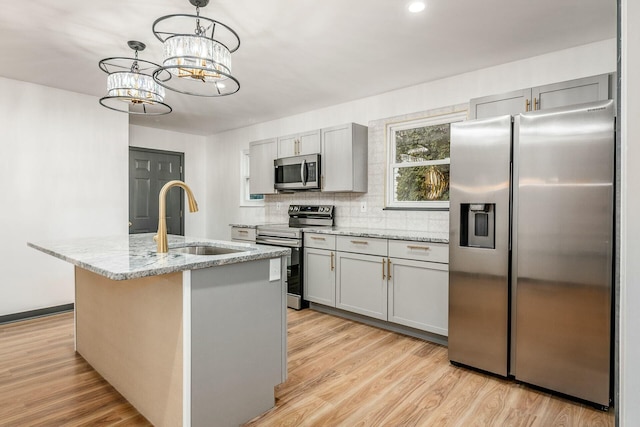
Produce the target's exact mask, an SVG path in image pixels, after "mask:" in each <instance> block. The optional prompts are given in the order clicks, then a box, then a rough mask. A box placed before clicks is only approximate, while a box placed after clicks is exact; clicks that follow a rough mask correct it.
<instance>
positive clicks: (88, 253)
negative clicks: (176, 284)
mask: <svg viewBox="0 0 640 427" xmlns="http://www.w3.org/2000/svg"><path fill="white" fill-rule="evenodd" d="M154 234H155V233H145V234H126V235H120V236H110V237H92V238H77V239H69V240H57V241H45V242H28V243H27V245H28V246H30V247H32V248H34V249H38V250H40V251H42V252H44V253H46V254H49V255H52V256H54V257H56V258H60V259H62V260H64V261H67V262H70V263H71V264H74V265H76V266H78V267H81V268H84V269H86V270H89V271H92V272H94V273H97V274H100V275H102V276H105V277H107V278H109V279H111V280H127V279H136V278H140V277H147V276H157V275H160V274H167V273H173V272H177V271H184V270H197V269H201V268H208V267H214V266H217V265H224V264H234V263H239V262H245V261H252V260H258V259H266V258H276V257H281V256H286V255H288V254H289V252H290V249H288V248H282V247H274V246H262V245H250V244H246V243H238V242H227V241H222V240H211V239H204V238H195V237H186V236H174V235H169V236H168V239H169V253H163V254H158V253H156V243H155V242H154V241H153V236H154ZM195 245H204V246H217V247H223V248H231V249H240V250H242V249H246V250H245V251H241V252H236V253H230V254H223V255H191V254H183V253H177V252H172V251H171V249H173V248H179V247H184V246H195Z"/></svg>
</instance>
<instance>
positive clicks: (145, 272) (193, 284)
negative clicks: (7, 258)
mask: <svg viewBox="0 0 640 427" xmlns="http://www.w3.org/2000/svg"><path fill="white" fill-rule="evenodd" d="M168 243H169V252H168V253H160V254H159V253H156V244H155V243H154V242H153V235H152V234H137V235H124V236H116V237H106V238H87V239H74V240H68V241H57V242H39V243H29V246H31V247H33V248H35V249H38V250H40V251H42V252H44V253H47V254H49V255H52V256H55V257H58V258H60V259H63V260H65V261H67V262H70V263H72V264H74V266H75V318H76V321H75V338H76V350H77V352H78V353H79V354H80V355H82V357H83V358H85V359H86V360H87V362H89V363H90V364H91V365H92V366H93V367H94V368H95V369H96V371H98V372H99V373H100V374H101V375H102V376H103V377H104V378H105V379H106V380H107V381H108V382H109V383H111V384H112V385H113V386H114V387H115V388H116V389H117V390H118V391H119V392H120V393H121V394H122V395H123V396H124V397H125V398H126V399H127V400H128V401H129V402H130V403H131V404H133V406H135V407H136V408H137V409H138V410H139V411H140V413H142V414H143V415H144V416H145V417H146V418H147V419H148V420H149V421H150V422H151V423H153V424H154V425H156V426H179V425H182V426H210V425H216V426H231V425H238V424H241V423H243V422H246V421H248V420H250V419H251V418H253V417H255V416H257V415H259V414H261V413H262V412H265V411H266V410H268V409H270V408H271V407H272V406H273V405H274V386H275V385H277V384H279V383H281V382H283V381H284V380H285V379H286V366H287V359H286V305H285V295H286V283H285V279H286V277H284V275H283V274H282V272H283V271H286V256H287V255H288V253H289V249H286V248H275V247H268V246H255V245H248V244H242V243H231V242H224V241H216V240H208V239H194V238H188V237H182V236H169V240H168ZM196 247H199V248H200V250H202V249H204V250H206V252H208V253H213V254H211V255H196V254H192V253H189V252H195V250H192V249H194V248H196ZM185 252H187V253H185Z"/></svg>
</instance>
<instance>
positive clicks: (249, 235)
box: [231, 226, 256, 243]
mask: <svg viewBox="0 0 640 427" xmlns="http://www.w3.org/2000/svg"><path fill="white" fill-rule="evenodd" d="M231 241H233V242H244V243H255V242H256V229H255V228H253V227H239V226H231Z"/></svg>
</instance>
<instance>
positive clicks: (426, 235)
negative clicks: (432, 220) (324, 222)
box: [303, 227, 449, 243]
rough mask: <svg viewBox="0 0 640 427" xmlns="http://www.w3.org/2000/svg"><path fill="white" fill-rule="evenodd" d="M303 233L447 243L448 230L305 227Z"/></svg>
mask: <svg viewBox="0 0 640 427" xmlns="http://www.w3.org/2000/svg"><path fill="white" fill-rule="evenodd" d="M303 230H304V232H305V233H318V234H335V235H338V236H353V237H377V238H381V239H391V240H411V241H415V242H429V243H449V233H448V232H446V231H445V232H432V231H416V230H392V229H387V228H357V227H305V228H304V229H303Z"/></svg>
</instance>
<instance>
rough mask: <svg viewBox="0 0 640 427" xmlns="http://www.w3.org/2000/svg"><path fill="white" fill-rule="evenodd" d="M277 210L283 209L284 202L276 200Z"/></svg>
mask: <svg viewBox="0 0 640 427" xmlns="http://www.w3.org/2000/svg"><path fill="white" fill-rule="evenodd" d="M276 210H277V211H280V210H282V202H276Z"/></svg>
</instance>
